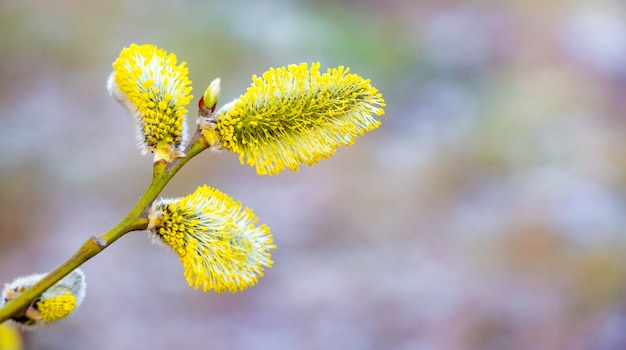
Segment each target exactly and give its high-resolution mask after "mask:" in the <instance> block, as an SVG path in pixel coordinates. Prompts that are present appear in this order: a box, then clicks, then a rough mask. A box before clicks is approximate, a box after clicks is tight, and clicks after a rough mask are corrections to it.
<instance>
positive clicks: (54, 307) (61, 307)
mask: <svg viewBox="0 0 626 350" xmlns="http://www.w3.org/2000/svg"><path fill="white" fill-rule="evenodd" d="M37 308H38V309H39V312H40V313H41V320H42V321H44V322H53V321H56V320H59V319H62V318H64V317H66V316H68V315H69V314H71V313H72V311H74V309H75V308H76V297H75V296H73V295H72V294H71V293H70V292H65V293H64V294H62V295H59V296H56V297H50V298H46V299H42V300H40V301H38V302H37Z"/></svg>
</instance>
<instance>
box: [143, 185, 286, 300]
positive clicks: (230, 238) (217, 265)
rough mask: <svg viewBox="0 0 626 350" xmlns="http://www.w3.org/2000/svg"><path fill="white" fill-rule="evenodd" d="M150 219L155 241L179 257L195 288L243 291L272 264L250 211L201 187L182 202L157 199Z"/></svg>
mask: <svg viewBox="0 0 626 350" xmlns="http://www.w3.org/2000/svg"><path fill="white" fill-rule="evenodd" d="M148 218H149V224H148V229H149V230H150V231H151V236H152V238H153V240H154V241H155V242H158V243H163V244H165V245H166V246H168V247H169V248H171V249H172V250H173V251H174V252H176V254H178V256H179V257H180V261H181V263H182V264H183V268H184V270H185V277H186V279H187V282H189V285H190V286H193V287H194V288H196V289H198V288H202V290H203V291H209V290H214V291H216V292H218V293H220V292H225V291H228V292H237V291H240V290H244V289H246V288H248V287H250V286H253V285H255V284H256V283H257V281H258V278H259V277H261V276H263V269H264V267H270V266H271V265H272V260H271V259H270V250H271V249H275V248H276V246H275V245H274V243H273V239H272V235H271V234H270V229H269V227H267V226H266V225H259V226H257V225H256V224H257V222H258V218H257V217H256V216H255V215H254V213H253V212H252V210H250V209H248V208H243V207H242V205H241V203H239V202H236V201H235V200H233V199H232V198H230V197H228V196H227V195H225V194H224V193H222V192H220V191H219V190H217V189H214V188H211V187H209V186H206V185H205V186H201V187H199V188H198V189H197V190H196V191H195V192H194V193H192V194H190V195H188V196H186V197H183V198H178V199H161V200H158V201H155V202H154V203H153V204H152V207H151V209H150V213H149V216H148Z"/></svg>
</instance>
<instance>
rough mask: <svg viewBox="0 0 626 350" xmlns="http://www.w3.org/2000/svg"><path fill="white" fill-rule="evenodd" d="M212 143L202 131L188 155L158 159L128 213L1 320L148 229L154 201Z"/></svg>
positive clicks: (11, 304)
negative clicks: (121, 240) (128, 237)
mask: <svg viewBox="0 0 626 350" xmlns="http://www.w3.org/2000/svg"><path fill="white" fill-rule="evenodd" d="M208 147H209V145H208V144H207V143H206V142H205V141H204V138H202V137H201V135H200V134H199V133H196V135H194V138H193V139H192V143H191V144H190V145H189V147H188V148H187V150H186V152H185V153H186V156H185V157H183V158H179V159H177V160H175V161H173V162H171V163H166V162H165V161H159V162H157V163H155V164H154V169H153V176H152V183H151V184H150V186H149V187H148V188H147V189H146V192H145V193H144V194H143V195H142V196H141V197H140V198H139V200H138V201H137V204H135V206H134V207H133V209H131V211H130V212H129V213H128V215H126V217H125V218H124V219H122V221H120V222H119V223H118V224H117V225H116V226H115V227H113V228H112V229H111V230H109V231H107V232H105V233H104V234H102V235H101V236H99V237H95V236H91V237H90V238H89V239H88V240H87V241H86V242H85V243H83V245H82V246H81V247H80V248H79V249H78V250H77V251H76V252H75V253H74V254H73V255H72V256H71V257H70V258H69V259H67V260H66V261H65V262H63V263H62V264H61V265H59V266H58V267H57V268H56V269H54V270H52V271H51V272H50V273H48V274H47V275H46V276H45V277H44V278H42V279H41V280H40V281H39V282H37V283H36V284H35V285H33V286H32V287H31V288H29V289H27V290H26V291H24V292H23V293H22V294H20V295H19V296H18V297H16V298H15V299H13V300H11V301H10V302H9V303H7V304H6V305H5V306H4V307H3V308H1V309H0V323H2V322H4V321H6V320H8V319H10V318H14V317H18V316H21V314H22V313H23V312H24V311H25V310H26V308H27V307H28V306H29V305H31V304H32V303H33V301H34V300H36V299H37V298H38V297H39V296H40V295H41V294H42V293H43V292H45V291H46V290H47V289H48V288H50V287H52V286H53V285H54V284H55V283H56V282H58V281H59V280H61V279H62V278H63V277H65V276H67V275H68V274H69V273H70V272H72V271H73V270H74V269H76V268H77V267H79V266H81V265H82V264H83V263H85V262H86V261H87V260H89V259H91V258H92V257H94V256H95V255H97V254H98V253H100V252H101V251H103V250H104V249H106V248H107V247H108V246H110V245H111V244H112V243H113V242H115V241H116V240H118V239H119V238H120V237H122V236H123V235H125V234H127V233H128V232H131V231H141V230H145V229H146V228H147V227H148V219H147V215H148V210H149V208H150V205H151V204H152V202H153V201H154V200H155V199H156V197H157V196H158V195H159V194H160V193H161V191H162V190H163V188H165V185H167V183H168V182H169V181H170V180H171V179H172V177H174V175H176V173H177V172H178V170H180V168H182V167H183V165H185V164H186V163H187V162H188V161H189V160H190V159H191V158H193V157H195V156H196V155H198V154H199V153H200V152H202V151H203V150H205V149H207V148H208Z"/></svg>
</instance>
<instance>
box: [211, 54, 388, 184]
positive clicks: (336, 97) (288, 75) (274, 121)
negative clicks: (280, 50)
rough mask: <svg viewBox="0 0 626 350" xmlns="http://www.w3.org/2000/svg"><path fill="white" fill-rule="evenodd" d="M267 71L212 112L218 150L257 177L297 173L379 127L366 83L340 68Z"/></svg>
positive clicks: (377, 105) (376, 101)
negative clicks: (232, 155) (226, 152)
mask: <svg viewBox="0 0 626 350" xmlns="http://www.w3.org/2000/svg"><path fill="white" fill-rule="evenodd" d="M319 68H320V64H319V63H313V64H312V65H311V66H310V67H309V66H308V64H306V63H302V64H299V65H290V66H288V67H281V68H276V69H275V68H271V69H270V70H269V71H267V72H266V73H264V74H263V76H262V77H257V76H254V77H253V78H252V80H253V82H252V85H251V86H250V87H249V88H248V90H247V91H246V93H245V94H244V95H242V96H241V97H240V98H239V99H237V100H235V101H233V102H231V103H230V104H227V105H226V106H224V107H223V108H221V109H220V110H219V111H217V112H216V113H215V116H214V120H215V127H214V128H215V130H217V132H218V133H219V135H220V139H221V144H222V147H223V148H225V149H228V150H230V151H232V152H235V153H237V154H239V159H240V161H241V163H242V164H244V161H245V162H246V163H247V164H248V165H251V166H253V167H255V168H256V171H257V173H258V174H260V175H274V174H278V173H280V172H281V171H283V170H285V169H289V170H291V171H298V169H299V166H300V164H307V165H313V164H315V163H317V162H319V161H320V160H322V159H327V158H329V157H331V156H332V155H333V154H334V153H335V150H336V149H337V148H338V147H340V146H350V145H351V144H352V143H353V142H354V140H355V138H357V137H358V136H360V135H363V134H364V133H365V132H366V131H370V130H374V129H376V128H377V127H378V126H379V125H380V121H378V120H377V119H376V118H375V117H378V116H381V115H382V114H384V107H385V102H384V99H383V98H382V95H381V94H380V93H379V92H378V90H377V89H376V88H374V87H373V86H371V84H370V81H369V80H367V79H363V78H362V77H360V76H358V75H356V74H349V69H347V68H344V67H342V66H340V67H337V68H332V69H328V70H327V71H326V72H325V73H323V74H322V73H320V71H319Z"/></svg>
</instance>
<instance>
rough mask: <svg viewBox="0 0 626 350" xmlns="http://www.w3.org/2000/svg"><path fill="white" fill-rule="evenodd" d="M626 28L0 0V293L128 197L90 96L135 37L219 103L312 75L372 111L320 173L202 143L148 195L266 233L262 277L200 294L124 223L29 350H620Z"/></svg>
mask: <svg viewBox="0 0 626 350" xmlns="http://www.w3.org/2000/svg"><path fill="white" fill-rule="evenodd" d="M624 33H626V4H624V3H623V2H621V1H571V2H568V1H550V2H542V1H508V2H498V1H458V0H448V1H441V2H427V1H409V0H394V1H376V0H367V1H340V2H333V1H259V2H252V1H242V0H239V1H230V2H213V1H179V2H168V1H133V2H127V1H109V2H96V1H69V0H65V1H55V2H44V1H34V0H33V1H19V2H18V1H2V2H0V47H1V49H0V74H1V78H2V79H0V123H1V124H0V125H1V127H0V162H1V163H0V164H1V165H0V203H1V205H2V208H3V210H2V211H0V280H4V281H10V280H12V279H13V278H14V277H15V276H18V275H24V274H30V273H33V272H42V271H46V270H50V269H52V268H53V267H55V266H56V264H58V263H60V262H61V261H63V259H65V258H66V257H67V256H69V254H70V253H72V252H73V251H74V250H75V249H76V248H78V247H79V246H80V244H81V243H82V242H83V241H84V240H85V239H87V237H88V236H89V235H92V234H100V233H102V232H104V231H105V230H107V229H108V228H110V227H111V226H112V225H113V224H115V223H116V222H117V220H119V219H120V218H121V217H122V216H123V215H124V214H125V213H126V211H127V210H128V209H130V207H131V206H132V205H133V204H134V202H135V200H136V199H137V198H138V197H139V195H140V194H141V193H142V191H143V189H144V188H145V187H146V186H147V183H148V181H149V178H150V157H141V156H140V155H139V152H138V151H137V149H136V147H135V139H134V125H133V121H132V120H131V119H130V118H129V117H128V116H127V115H126V114H125V111H124V110H123V109H122V108H121V107H120V106H118V105H116V104H115V101H113V100H112V99H111V98H110V97H109V96H107V92H106V89H105V84H106V79H107V77H108V74H110V71H111V63H112V62H113V61H114V60H115V58H116V57H117V55H118V54H119V52H120V51H121V49H122V48H123V47H126V46H128V45H129V44H130V43H140V44H141V43H152V44H156V45H158V46H160V47H162V48H164V49H166V50H168V51H169V52H174V53H176V54H177V56H178V58H179V60H182V61H186V62H187V64H188V66H189V70H190V78H191V80H192V81H193V85H194V92H193V94H194V95H195V96H196V97H199V96H200V94H201V93H202V91H204V89H205V87H206V86H207V85H208V84H209V83H210V82H211V80H212V79H213V78H215V77H221V79H222V94H221V101H220V104H223V103H226V102H228V101H230V100H231V99H233V98H236V97H237V96H239V95H240V94H242V93H243V92H245V89H246V88H247V86H248V85H249V84H250V82H251V80H250V77H251V76H252V75H253V74H257V75H260V74H262V73H263V72H264V71H265V70H267V68H269V67H277V66H283V65H287V64H292V63H300V62H314V61H320V62H321V64H322V68H327V67H335V66H338V65H344V66H348V67H350V69H351V72H354V73H357V74H359V75H362V76H363V77H366V78H369V79H371V80H372V85H373V86H375V87H377V88H378V89H379V90H380V91H381V92H382V94H383V96H384V98H385V100H386V102H387V108H386V113H385V115H384V116H383V117H382V121H383V123H382V126H381V127H380V128H379V129H378V130H376V131H374V132H371V133H368V134H367V135H365V136H363V137H362V138H360V139H358V140H357V141H356V143H355V145H354V146H351V147H350V148H349V149H347V150H340V151H339V152H338V153H337V155H336V156H335V157H333V158H332V159H330V160H327V161H323V162H322V163H320V164H318V165H316V166H315V167H311V168H308V167H307V168H305V169H302V170H301V171H300V172H299V173H297V174H291V173H286V174H281V175H279V176H276V177H271V178H265V177H258V176H256V175H255V173H254V170H253V169H252V168H249V167H247V166H246V167H244V166H241V165H240V164H239V162H238V159H237V157H236V156H234V155H232V154H227V153H220V154H213V153H208V152H207V154H206V155H204V154H203V155H201V156H199V157H198V159H195V160H194V161H192V162H190V164H189V165H188V166H186V167H185V169H183V171H181V173H180V174H179V175H177V177H176V178H175V179H174V180H173V182H172V183H171V184H170V185H169V186H168V187H167V188H166V190H165V192H164V195H165V196H183V195H186V194H188V193H191V192H192V191H193V190H194V189H195V188H196V187H197V186H199V185H201V184H204V183H207V184H209V185H211V186H214V187H217V188H219V189H220V190H222V191H224V192H225V193H228V194H229V195H231V196H233V197H234V198H236V199H237V200H241V201H242V202H243V203H244V204H245V205H247V206H250V207H251V208H253V209H254V211H255V213H256V214H257V215H258V216H259V217H260V218H261V220H262V221H263V222H264V223H267V224H268V225H269V226H270V227H272V232H273V234H274V238H275V241H276V244H277V245H278V250H277V251H276V253H275V254H274V261H275V264H274V267H272V268H271V269H269V270H268V271H267V272H266V276H265V277H263V278H262V279H261V281H260V283H259V285H258V286H255V287H253V288H251V289H249V290H247V291H245V292H243V293H239V294H234V295H222V294H220V295H217V294H210V293H209V294H203V293H201V292H195V291H193V290H192V289H191V288H189V287H187V286H186V284H185V281H184V278H183V275H182V269H181V267H180V264H179V263H178V261H177V259H176V257H175V255H173V254H170V252H162V251H160V250H158V249H157V248H156V247H153V246H151V245H150V244H148V240H147V239H145V237H144V235H143V234H131V235H128V236H127V237H124V238H123V239H121V240H120V241H119V243H116V244H115V245H113V246H112V247H111V248H109V249H107V250H106V251H105V252H103V253H102V254H101V255H99V256H97V257H96V258H94V259H93V260H91V261H89V262H88V263H87V264H86V265H85V271H86V273H87V276H88V281H89V291H88V293H87V297H86V300H85V302H84V303H83V306H82V307H81V309H80V310H78V311H77V313H76V314H75V315H73V316H72V317H71V318H69V319H68V320H67V321H66V322H63V323H62V324H61V325H59V326H58V327H55V328H53V329H50V330H46V331H45V332H39V333H28V334H26V335H25V348H26V349H29V348H33V349H37V348H45V349H84V348H90V349H92V350H96V349H113V348H140V349H141V348H151V349H170V348H172V347H175V346H176V347H180V348H185V349H206V348H212V349H266V348H267V349H269V348H271V349H283V348H284V349H292V348H302V349H335V348H336V349H607V350H608V349H622V348H626V287H625V286H626V231H625V224H626V220H625V215H624V213H625V210H626V199H625V196H624V194H625V191H624V190H625V185H626V181H625V180H626V162H625V161H624V160H625V159H626V158H625V157H624V149H626V148H625V144H624V140H625V138H624V135H626V119H625V118H626V35H624ZM196 102H197V98H196V99H195V100H194V102H192V103H196ZM194 109H195V107H193V106H192V107H191V108H189V110H190V111H194ZM192 117H193V115H192ZM190 119H193V118H190ZM189 122H190V126H192V127H193V123H194V121H193V120H190V121H189ZM120 310H123V311H120Z"/></svg>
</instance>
